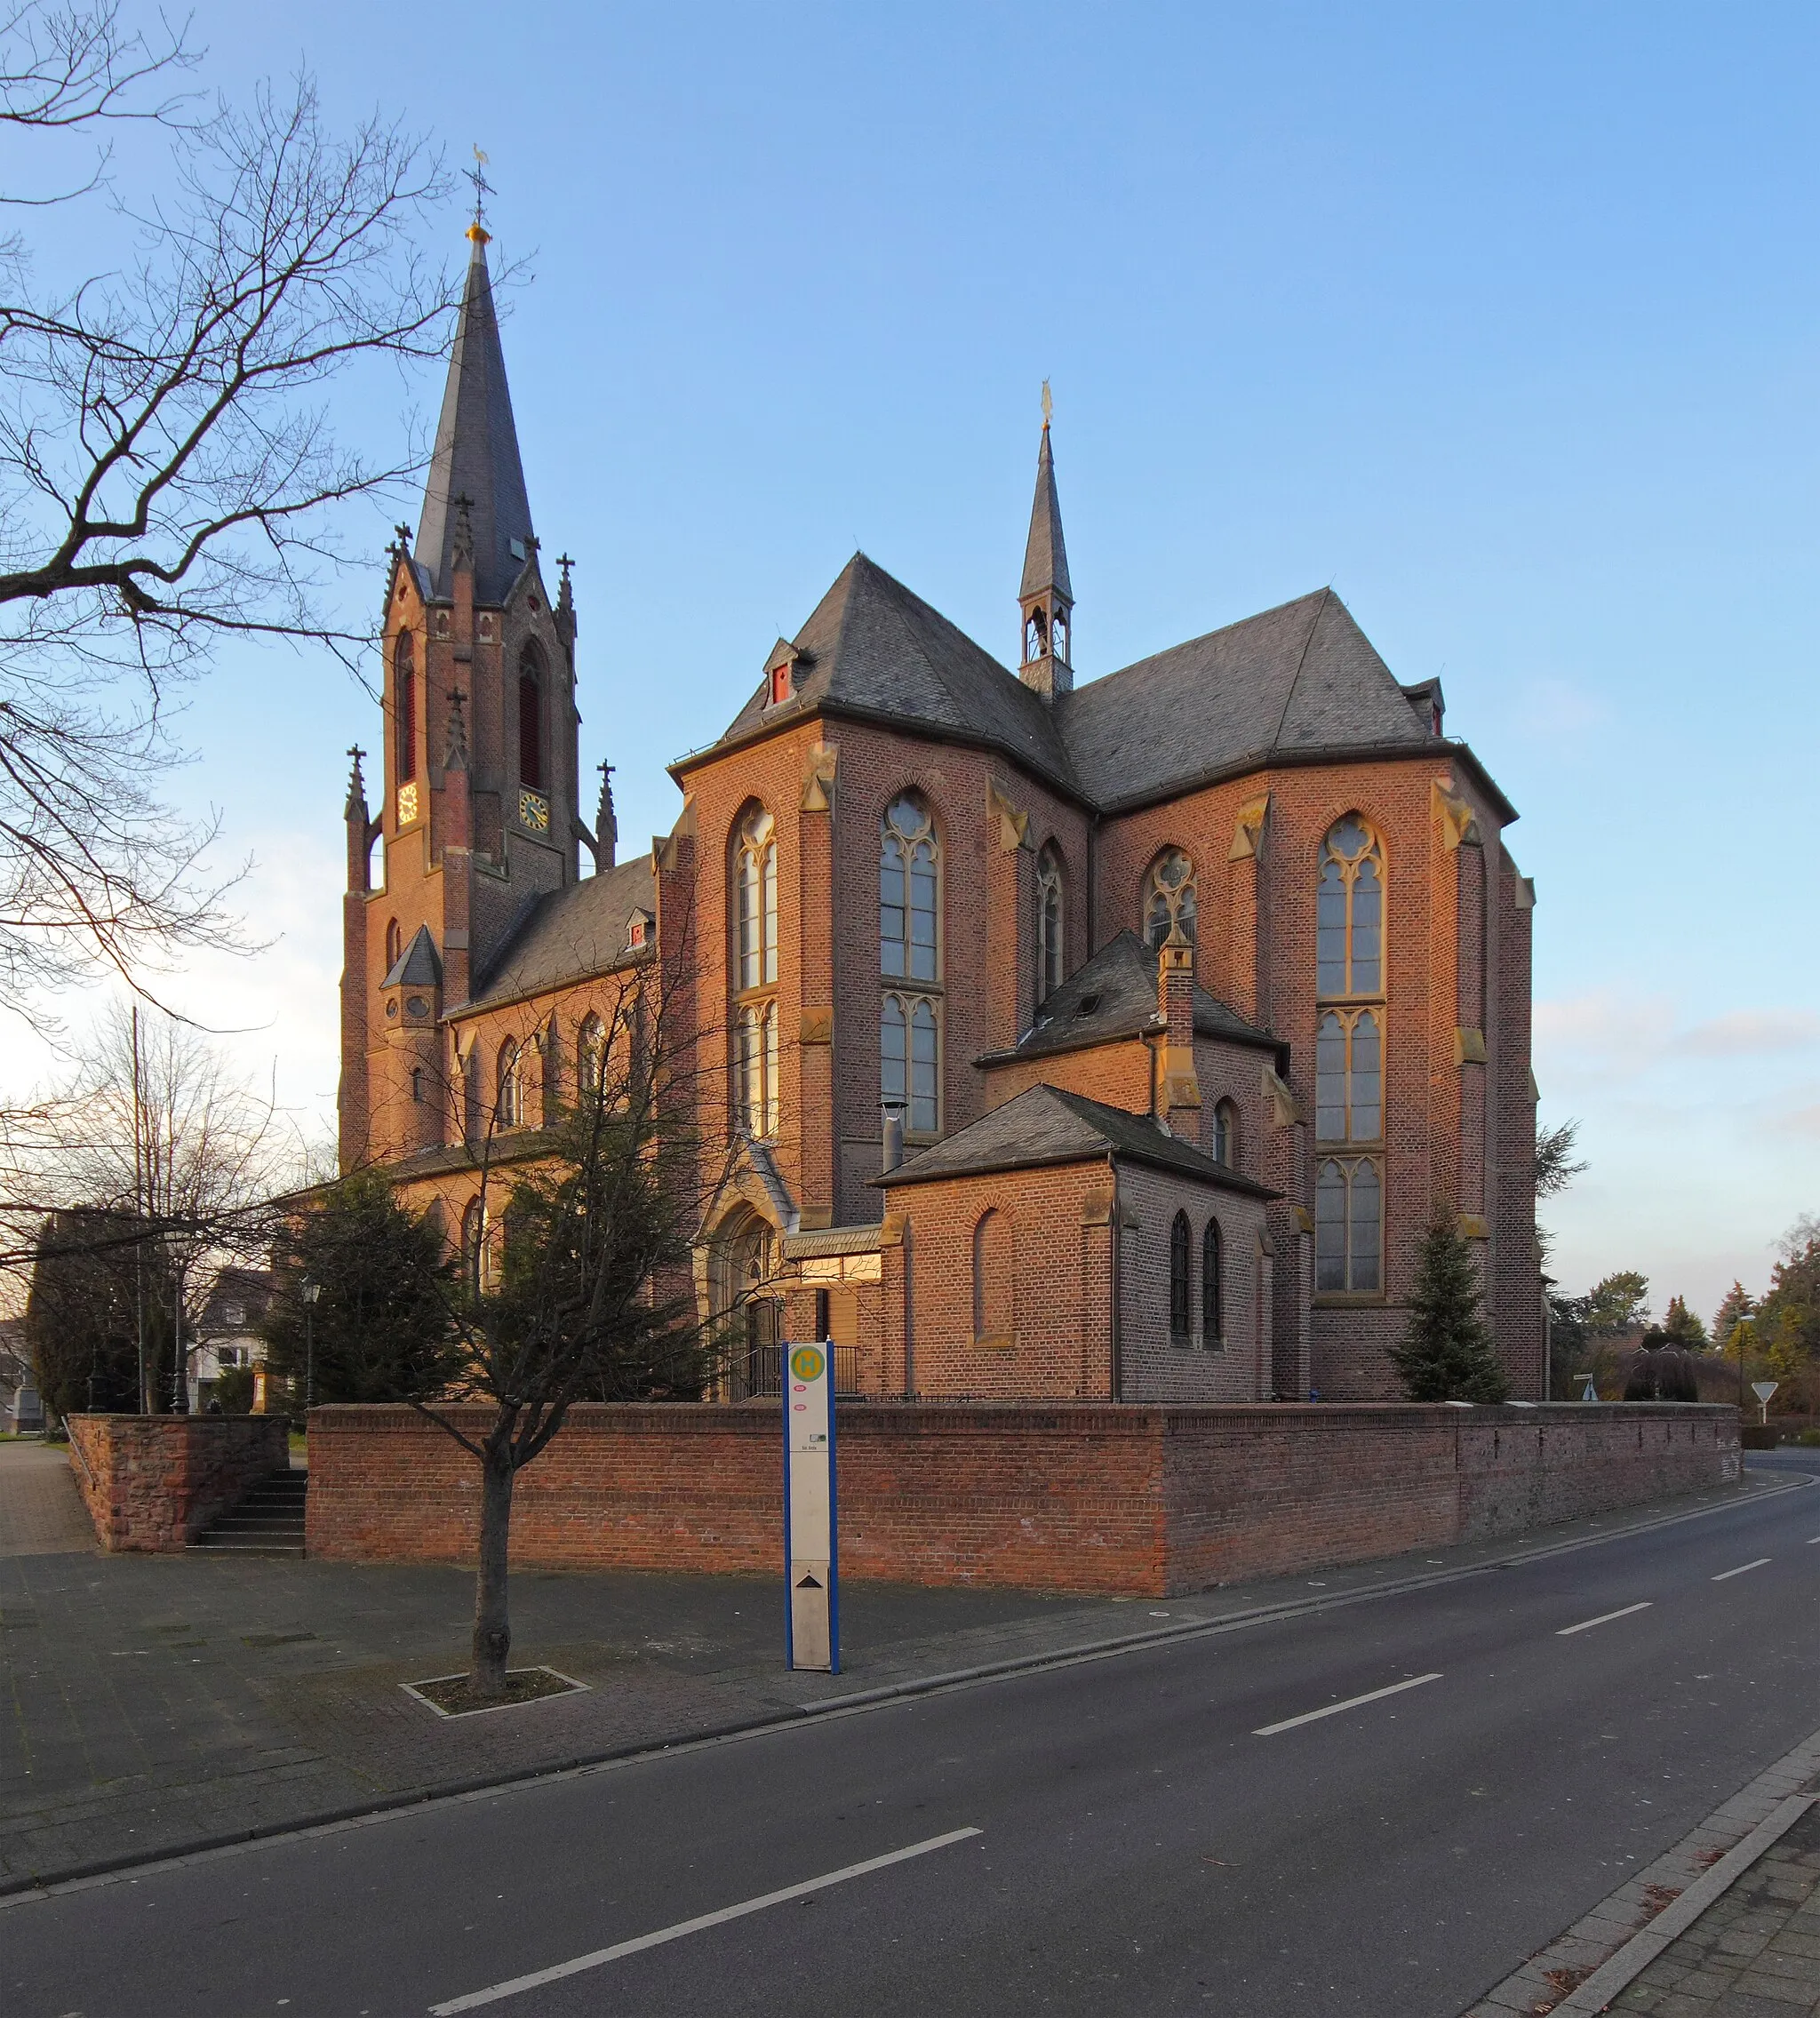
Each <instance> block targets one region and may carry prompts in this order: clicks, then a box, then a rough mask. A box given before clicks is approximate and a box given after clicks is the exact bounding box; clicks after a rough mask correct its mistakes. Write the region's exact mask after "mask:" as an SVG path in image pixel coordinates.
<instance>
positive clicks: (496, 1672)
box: [470, 1438, 513, 1695]
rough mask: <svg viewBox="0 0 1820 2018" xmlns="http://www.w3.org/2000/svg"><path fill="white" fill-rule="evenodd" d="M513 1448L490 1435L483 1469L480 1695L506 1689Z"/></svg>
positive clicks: (476, 1684) (477, 1594) (477, 1626)
mask: <svg viewBox="0 0 1820 2018" xmlns="http://www.w3.org/2000/svg"><path fill="white" fill-rule="evenodd" d="M512 1480H513V1469H512V1449H511V1445H510V1443H509V1441H508V1440H506V1439H504V1438H499V1439H495V1438H489V1439H488V1440H487V1446H486V1456H485V1459H484V1462H483V1468H482V1472H481V1499H480V1567H479V1569H478V1570H477V1571H476V1572H475V1582H474V1671H473V1674H472V1676H471V1678H470V1679H471V1682H472V1686H473V1688H474V1692H475V1695H504V1694H505V1693H506V1656H507V1655H508V1654H509V1653H510V1652H511V1650H512V1628H511V1625H510V1623H508V1621H507V1610H506V1558H507V1545H508V1543H510V1540H511V1536H512Z"/></svg>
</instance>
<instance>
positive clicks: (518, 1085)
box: [493, 1041, 524, 1129]
mask: <svg viewBox="0 0 1820 2018" xmlns="http://www.w3.org/2000/svg"><path fill="white" fill-rule="evenodd" d="M493 1118H494V1120H495V1121H497V1122H498V1124H499V1127H500V1128H502V1129H515V1128H517V1127H518V1126H519V1125H520V1123H521V1122H522V1121H523V1119H524V1073H523V1054H522V1053H521V1052H520V1051H519V1049H518V1047H517V1045H516V1044H514V1043H512V1042H510V1041H507V1042H506V1043H504V1044H501V1045H500V1047H499V1103H498V1105H497V1106H496V1107H495V1109H494V1112H493Z"/></svg>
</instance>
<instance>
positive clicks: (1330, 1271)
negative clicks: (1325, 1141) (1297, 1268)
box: [1314, 1156, 1384, 1291]
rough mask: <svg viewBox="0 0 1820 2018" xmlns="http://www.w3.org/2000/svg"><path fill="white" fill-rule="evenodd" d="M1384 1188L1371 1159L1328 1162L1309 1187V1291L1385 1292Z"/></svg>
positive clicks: (1342, 1158)
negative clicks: (1311, 1200)
mask: <svg viewBox="0 0 1820 2018" xmlns="http://www.w3.org/2000/svg"><path fill="white" fill-rule="evenodd" d="M1383 1264H1384V1183H1383V1179H1382V1178H1381V1177H1380V1176H1379V1174H1378V1169H1377V1161H1376V1159H1375V1158H1373V1157H1369V1156H1329V1158H1327V1160H1326V1161H1324V1162H1323V1163H1322V1164H1321V1169H1320V1174H1319V1175H1318V1176H1317V1177H1316V1178H1315V1181H1314V1287H1315V1288H1317V1289H1323V1290H1360V1291H1374V1290H1379V1289H1382V1288H1383V1287H1384V1265H1383Z"/></svg>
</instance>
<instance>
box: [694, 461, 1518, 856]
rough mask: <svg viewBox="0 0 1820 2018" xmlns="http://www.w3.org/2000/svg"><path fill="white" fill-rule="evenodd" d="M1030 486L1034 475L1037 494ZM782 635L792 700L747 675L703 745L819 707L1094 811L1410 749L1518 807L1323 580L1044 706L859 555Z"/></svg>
mask: <svg viewBox="0 0 1820 2018" xmlns="http://www.w3.org/2000/svg"><path fill="white" fill-rule="evenodd" d="M1050 475H1051V479H1052V478H1053V471H1052V470H1051V472H1050ZM1038 505H1039V508H1040V507H1041V505H1042V489H1041V488H1039V491H1038ZM1059 537H1060V526H1059V521H1058V522H1057V538H1058V542H1059ZM1058 551H1059V546H1058ZM1064 566H1065V567H1066V562H1064ZM794 644H795V646H796V648H797V650H798V651H799V652H800V653H801V654H802V657H801V658H799V660H798V664H797V672H796V692H795V698H794V699H792V700H790V701H788V702H786V703H784V704H783V705H781V706H777V707H770V706H767V705H766V702H767V698H768V691H769V690H768V688H767V686H765V685H764V684H762V683H761V685H760V686H759V687H758V688H757V690H755V691H754V694H753V696H752V698H751V699H750V700H748V701H747V702H746V706H744V707H743V708H742V709H741V710H740V711H739V713H738V715H737V716H735V718H734V720H733V722H731V724H730V726H729V728H728V729H727V731H726V733H725V734H724V735H723V736H722V737H721V738H720V739H719V741H718V742H717V743H716V744H714V745H710V746H709V748H710V749H718V748H721V747H723V746H726V745H728V744H730V743H737V742H738V741H740V740H742V739H743V738H746V736H748V735H752V734H755V733H759V732H761V731H762V730H763V729H765V728H766V727H767V726H769V725H770V724H771V723H773V722H787V721H790V720H792V719H794V716H795V714H798V713H799V712H802V711H803V710H806V709H810V708H814V707H817V706H828V707H830V708H832V709H834V710H836V711H840V710H842V709H844V710H846V711H848V712H850V713H853V714H863V715H866V716H870V717H873V718H874V719H879V720H884V721H898V722H904V723H906V725H909V726H914V727H921V728H923V729H925V730H935V731H937V732H940V731H943V730H946V731H948V732H950V733H952V734H954V735H957V736H959V737H962V738H967V739H969V740H970V741H973V742H977V743H984V744H986V745H987V746H991V747H994V748H997V749H1001V750H1002V751H1004V752H1005V753H1006V754H1008V755H1010V757H1012V758H1013V759H1015V760H1016V761H1018V762H1021V763H1023V764H1025V765H1026V766H1027V767H1028V768H1029V769H1030V770H1033V771H1034V772H1035V773H1036V774H1038V775H1039V776H1042V777H1045V778H1048V779H1049V780H1050V782H1052V783H1053V784H1055V785H1057V786H1059V787H1060V788H1061V789H1062V790H1064V791H1066V792H1067V793H1068V794H1071V795H1072V796H1073V797H1074V798H1076V799H1078V800H1081V801H1082V802H1085V803H1086V804H1089V805H1091V806H1095V807H1098V809H1099V810H1102V811H1106V812H1112V811H1118V810H1122V809H1124V808H1127V807H1130V806H1134V805H1142V804H1145V803H1147V802H1151V801H1153V800H1156V799H1161V798H1167V797H1168V796H1169V794H1171V793H1172V792H1178V791H1185V790H1188V789H1191V788H1192V787H1193V786H1196V785H1197V784H1199V783H1201V781H1203V780H1205V779H1207V778H1213V777H1217V776H1222V775H1232V774H1236V773H1242V772H1244V771H1246V770H1253V769H1261V768H1263V767H1265V766H1266V765H1268V764H1271V763H1273V762H1275V763H1281V762H1290V763H1293V762H1297V760H1298V759H1300V760H1315V759H1318V758H1320V757H1323V756H1329V755H1331V756H1338V757H1344V756H1345V755H1346V754H1352V753H1356V754H1361V755H1363V754H1373V755H1377V754H1391V755H1396V754H1401V753H1403V752H1406V751H1407V752H1409V753H1410V754H1415V753H1417V752H1420V751H1424V750H1426V751H1430V752H1433V753H1435V754H1441V753H1446V754H1449V755H1452V756H1457V757H1464V758H1465V760H1466V762H1468V763H1470V764H1472V765H1473V769H1474V770H1475V772H1477V774H1478V775H1479V776H1480V777H1481V779H1482V780H1483V782H1484V784H1485V786H1486V787H1487V789H1488V790H1489V792H1490V793H1491V794H1492V796H1493V798H1494V800H1495V802H1497V804H1498V806H1499V807H1500V809H1501V810H1502V811H1503V813H1504V816H1505V818H1510V819H1514V818H1516V811H1515V809H1514V808H1513V807H1511V806H1510V805H1509V804H1508V802H1506V801H1505V800H1504V798H1503V796H1502V794H1499V793H1498V791H1497V786H1496V785H1495V784H1493V783H1492V781H1491V780H1490V778H1486V777H1485V776H1484V773H1483V771H1482V770H1480V767H1479V766H1478V764H1477V761H1476V760H1475V759H1474V758H1473V755H1472V753H1471V752H1470V751H1469V750H1467V749H1466V748H1465V746H1464V745H1462V744H1460V743H1457V742H1454V741H1451V740H1449V739H1447V738H1442V737H1439V736H1436V735H1435V734H1434V733H1433V730H1432V727H1431V725H1430V720H1429V708H1428V706H1427V705H1426V702H1425V698H1424V690H1423V688H1422V687H1421V686H1420V685H1419V684H1418V686H1417V688H1414V689H1411V690H1405V689H1403V688H1402V687H1401V686H1400V685H1399V684H1398V682H1397V680H1396V678H1395V676H1394V675H1393V674H1392V672H1391V670H1390V668H1389V666H1386V665H1385V662H1384V660H1383V659H1382V658H1379V656H1378V654H1377V650H1376V649H1375V648H1374V647H1373V645H1372V643H1371V641H1370V640H1369V638H1368V637H1367V636H1366V635H1365V634H1364V633H1363V632H1362V631H1361V629H1360V628H1359V626H1358V625H1357V624H1356V623H1354V622H1353V616H1352V612H1351V611H1350V610H1347V608H1346V606H1345V603H1344V602H1341V601H1340V599H1339V597H1338V596H1337V595H1336V594H1334V593H1333V591H1332V590H1331V589H1328V588H1323V589H1317V590H1315V591H1314V593H1313V594H1310V595H1304V596H1298V597H1297V599H1296V600H1295V601H1294V602H1285V603H1282V604H1280V605H1279V606H1278V607H1277V608H1276V609H1274V610H1264V611H1262V612H1261V613H1260V614H1259V615H1257V616H1256V617H1248V618H1245V619H1244V620H1243V621H1242V622H1241V623H1237V624H1229V625H1227V626H1225V629H1223V630H1218V631H1209V633H1208V634H1207V635H1206V636H1205V637H1200V638H1193V639H1191V640H1190V641H1189V642H1187V643H1186V644H1179V645H1176V646H1173V647H1172V648H1171V649H1170V650H1168V651H1161V652H1157V653H1156V654H1154V655H1153V657H1151V658H1142V659H1139V660H1138V661H1137V662H1136V664H1134V665H1131V666H1124V667H1122V669H1121V670H1120V671H1119V672H1116V673H1108V674H1106V675H1104V677H1102V678H1100V679H1098V680H1091V681H1089V682H1087V683H1086V684H1085V685H1083V686H1080V687H1076V688H1075V689H1074V691H1073V692H1072V693H1066V694H1062V695H1059V696H1058V697H1057V698H1056V699H1055V700H1054V701H1053V702H1052V703H1051V702H1047V701H1045V700H1043V699H1042V697H1041V696H1040V695H1038V694H1037V693H1035V692H1034V690H1031V689H1030V688H1028V687H1026V686H1025V685H1024V683H1023V682H1022V681H1020V680H1019V679H1018V676H1017V674H1014V673H1012V672H1010V671H1009V670H1008V669H1007V668H1006V667H1005V666H1002V665H1000V664H999V662H998V660H997V659H995V658H993V657H992V655H991V654H990V653H989V652H987V651H985V650H982V649H981V648H980V647H979V646H978V645H977V644H975V643H974V642H973V641H972V639H970V637H968V636H967V635H966V634H964V633H963V632H962V631H960V630H958V629H957V628H956V627H955V626H954V625H953V624H951V623H950V622H949V621H948V620H947V618H946V617H944V616H942V615H941V614H940V613H939V612H938V611H937V610H932V609H930V606H929V604H928V603H926V602H923V601H922V598H921V597H919V596H917V595H914V594H912V593H911V592H910V590H908V589H907V588H906V587H905V586H904V585H903V584H902V583H901V582H898V581H896V580H894V579H893V578H891V577H890V575H888V574H887V573H886V572H885V571H884V570H883V569H882V568H881V567H879V566H878V565H877V563H876V562H873V561H871V560H868V559H867V558H866V555H865V554H855V555H854V556H853V558H852V559H851V560H850V562H848V563H847V565H846V567H845V568H843V569H842V571H841V574H840V577H839V578H838V579H837V580H836V581H835V583H834V586H833V587H832V588H830V589H829V591H828V592H827V594H826V595H825V596H824V597H823V598H822V600H821V602H820V603H819V604H818V606H817V608H816V610H815V613H814V614H813V615H812V616H811V617H810V619H809V621H808V622H807V623H806V624H805V625H804V626H802V630H801V631H799V632H798V633H797V634H796V637H795V639H794ZM1412 695H1413V697H1414V698H1413V699H1412ZM706 754H707V751H706V750H703V751H694V752H691V753H690V755H689V756H688V757H686V758H684V759H683V760H681V762H678V763H675V764H673V765H672V766H671V771H672V775H673V776H675V777H677V778H679V780H680V778H681V776H682V774H683V772H684V771H685V770H687V769H688V768H689V766H690V764H691V763H692V762H695V761H697V760H698V758H700V757H702V756H704V755H706Z"/></svg>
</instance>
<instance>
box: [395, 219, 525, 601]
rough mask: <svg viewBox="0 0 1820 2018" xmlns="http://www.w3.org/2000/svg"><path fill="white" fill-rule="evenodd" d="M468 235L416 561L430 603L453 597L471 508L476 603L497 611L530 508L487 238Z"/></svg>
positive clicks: (514, 572) (515, 568)
mask: <svg viewBox="0 0 1820 2018" xmlns="http://www.w3.org/2000/svg"><path fill="white" fill-rule="evenodd" d="M469 235H470V236H471V238H472V239H473V243H474V252H473V255H472V257H471V258H470V259H469V260H468V263H467V286H466V288H465V289H464V291H463V293H462V298H461V317H460V321H459V323H457V325H456V330H455V347H454V350H453V352H452V354H451V356H450V359H449V382H448V384H447V386H446V387H444V388H443V411H442V416H441V418H440V419H438V421H437V423H436V445H435V451H434V452H433V453H432V455H431V458H430V473H429V480H428V482H427V483H426V484H425V486H424V494H423V515H422V516H421V518H420V519H419V522H418V529H417V558H418V562H419V566H420V567H421V568H423V569H426V570H428V573H429V578H430V593H431V594H433V595H435V596H447V595H448V594H450V576H451V562H452V559H453V555H454V548H455V540H456V535H457V531H458V529H459V520H460V516H461V514H460V509H459V503H458V500H459V499H462V498H464V497H465V498H467V499H468V500H469V503H468V514H467V515H468V522H469V524H470V525H471V526H472V527H473V530H474V599H475V602H491V603H499V602H504V601H505V600H506V595H507V591H508V590H509V589H510V588H511V586H512V584H513V583H514V581H515V580H516V579H517V578H518V572H519V570H520V569H521V568H523V565H524V562H525V559H526V557H527V555H528V554H529V552H530V545H531V500H530V499H529V498H528V496H527V495H526V493H525V489H524V467H523V463H522V462H521V461H520V460H519V456H518V430H517V428H516V427H515V426H514V425H513V420H512V395H511V393H510V391H509V390H508V389H507V384H506V354H505V352H504V350H503V349H502V348H501V347H500V344H499V315H498V314H497V312H496V311H495V309H494V307H493V286H492V279H491V275H489V273H488V271H487V254H486V243H487V241H486V234H485V233H484V232H483V231H481V230H479V229H478V227H476V228H475V230H474V231H473V232H471V233H470V234H469ZM514 541H516V542H517V544H518V546H519V548H520V551H519V552H518V553H516V554H515V553H514V552H513V551H512V546H513V542H514Z"/></svg>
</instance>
